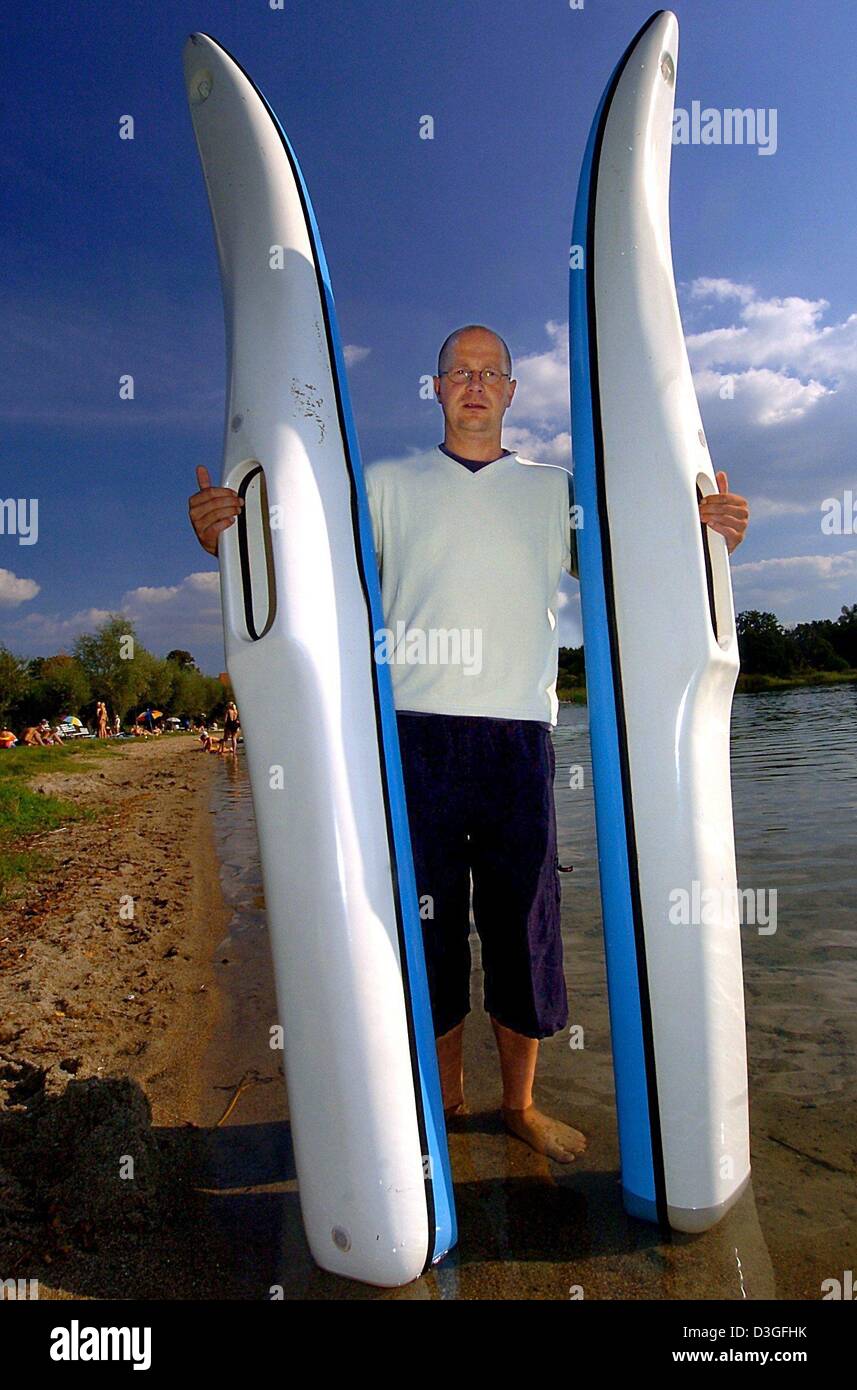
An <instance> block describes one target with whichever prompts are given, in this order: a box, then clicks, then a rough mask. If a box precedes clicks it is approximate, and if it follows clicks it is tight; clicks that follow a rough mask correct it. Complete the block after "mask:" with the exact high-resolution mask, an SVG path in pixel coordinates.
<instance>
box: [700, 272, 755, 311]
mask: <svg viewBox="0 0 857 1390" xmlns="http://www.w3.org/2000/svg"><path fill="white" fill-rule="evenodd" d="M690 293H691V295H692V296H693V298H694V299H719V300H724V299H739V300H741V301H742V302H743V303H745V304H747V303H749V301H750V300H751V299H753V298H755V294H756V291H755V290H754V289H753V286H752V285H738V284H736V282H735V281H734V280H726V279H724V278H722V277H721V278H720V279H716V278H715V277H714V276H711V275H700V276H698V277H697V279H696V280H694V281H693V283H692V284H691V287H690Z"/></svg>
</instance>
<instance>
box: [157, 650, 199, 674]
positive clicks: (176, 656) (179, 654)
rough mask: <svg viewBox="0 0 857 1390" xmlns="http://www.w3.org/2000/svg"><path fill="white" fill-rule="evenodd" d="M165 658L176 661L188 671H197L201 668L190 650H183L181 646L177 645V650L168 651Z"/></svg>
mask: <svg viewBox="0 0 857 1390" xmlns="http://www.w3.org/2000/svg"><path fill="white" fill-rule="evenodd" d="M164 660H165V661H174V662H175V663H176V665H177V666H182V667H184V668H185V669H187V670H188V671H196V670H198V669H199V668H198V667H197V664H196V662H195V661H194V659H193V657H192V656H191V654H190V652H185V651H182V650H181V648H180V647H177V648H176V649H175V651H172V652H167V654H166V656H165V657H164Z"/></svg>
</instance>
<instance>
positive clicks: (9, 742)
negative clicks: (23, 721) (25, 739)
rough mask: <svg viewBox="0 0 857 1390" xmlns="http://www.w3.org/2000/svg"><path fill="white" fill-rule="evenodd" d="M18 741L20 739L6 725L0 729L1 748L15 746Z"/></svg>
mask: <svg viewBox="0 0 857 1390" xmlns="http://www.w3.org/2000/svg"><path fill="white" fill-rule="evenodd" d="M17 742H18V740H17V738H16V737H15V734H14V733H13V732H12V730H11V729H7V728H6V727H5V725H4V727H3V728H2V729H0V748H14V747H15V744H16V743H17Z"/></svg>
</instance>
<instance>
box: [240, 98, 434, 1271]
mask: <svg viewBox="0 0 857 1390" xmlns="http://www.w3.org/2000/svg"><path fill="white" fill-rule="evenodd" d="M266 104H267V105H268V109H269V111H271V114H272V115H273V111H272V108H271V106H270V104H269V103H266ZM274 119H275V120H276V124H277V129H278V131H279V133H280V135H281V136H282V139H283V143H284V144H285V145H286V147H287V149H288V150H289V153H290V155H291V158H292V161H293V164H294V168H295V170H296V172H297V176H298V178H299V179H300V182H301V190H302V192H303V197H304V203H305V206H306V210H307V216H308V217H309V222H310V228H311V232H312V238H313V242H314V245H315V253H316V257H317V259H318V265H319V270H320V272H321V279H322V285H323V287H324V297H325V302H326V304H327V313H328V321H329V323H330V331H331V337H332V340H333V351H334V359H335V370H336V375H337V377H338V383H339V394H340V402H341V405H342V414H343V418H344V420H345V429H346V434H347V438H348V448H349V451H350V455H351V459H352V462H353V465H354V472H353V477H354V486H355V489H356V492H357V507H358V518H359V542H360V548H361V552H362V556H363V570H364V574H365V578H366V585H367V589H368V593H369V605H370V611H371V618H372V629H373V631H374V632H377V631H379V630H380V629H381V628H382V627H383V626H384V617H383V608H382V605H381V586H380V583H379V580H378V566H377V561H376V559H375V542H374V538H373V534H372V518H371V515H370V512H369V502H368V500H367V497H366V486H365V483H364V481H363V468H362V464H361V459H360V446H359V443H358V439H357V428H356V426H355V423H354V416H353V414H352V410H351V398H350V395H349V391H348V377H347V375H346V370H345V358H344V356H343V352H342V344H341V340H340V336H339V324H338V322H337V318H336V308H335V305H334V300H333V289H332V287H331V283H330V272H329V270H328V267H327V260H326V258H325V254H324V247H323V245H322V241H321V234H320V232H319V229H318V223H317V222H316V220H315V212H314V210H313V206H312V202H311V200H310V196H309V191H308V189H307V186H306V182H305V181H304V177H303V173H302V171H301V167H300V164H299V163H298V160H297V157H296V156H295V152H294V150H293V149H292V146H291V143H290V141H289V139H288V136H287V135H286V133H285V131H284V130H283V127H282V126H281V125H280V122H279V120H277V119H276V117H274ZM375 669H376V671H377V675H378V694H379V706H380V711H381V737H382V742H383V748H384V759H385V762H386V774H387V788H388V792H389V802H390V814H391V818H392V824H393V837H394V847H395V858H396V866H397V869H398V882H399V896H400V905H401V913H402V925H403V933H404V940H405V952H406V956H407V962H406V965H407V973H408V978H409V980H410V998H411V1012H412V1023H413V1029H414V1038H415V1042H416V1047H417V1061H418V1066H419V1074H420V1089H421V1092H422V1104H423V1112H424V1118H425V1127H426V1141H427V1144H428V1158H429V1162H430V1172H431V1177H432V1187H433V1191H434V1208H435V1242H434V1251H433V1253H432V1256H431V1259H432V1262H434V1261H435V1260H438V1259H440V1257H441V1256H442V1255H443V1254H445V1253H446V1251H447V1250H451V1249H452V1247H453V1246H454V1245H455V1243H456V1241H457V1239H458V1231H457V1223H456V1217H455V1202H454V1197H453V1187H452V1172H451V1169H450V1164H449V1150H448V1147H447V1142H446V1123H445V1121H444V1115H443V1098H442V1096H441V1090H440V1077H439V1075H438V1070H437V1048H436V1044H435V1037H434V1025H433V1023H432V1015H431V1001H430V998H429V990H428V979H427V976H426V967H425V958H424V955H423V939H422V923H421V921H420V915H419V906H418V898H417V885H416V877H415V874H414V861H413V854H412V851H411V835H410V829H409V826H408V816H407V808H406V804H405V787H404V779H403V776H402V761H401V754H400V752H399V732H398V727H397V724H396V710H395V705H394V703H393V682H392V677H391V675H390V668H389V666H387V665H386V664H384V663H378V664H376V667H375Z"/></svg>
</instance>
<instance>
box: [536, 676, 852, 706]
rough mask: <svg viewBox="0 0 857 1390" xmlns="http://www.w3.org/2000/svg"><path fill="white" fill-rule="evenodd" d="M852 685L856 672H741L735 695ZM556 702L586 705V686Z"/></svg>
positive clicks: (559, 694)
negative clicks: (746, 673) (772, 673)
mask: <svg viewBox="0 0 857 1390" xmlns="http://www.w3.org/2000/svg"><path fill="white" fill-rule="evenodd" d="M854 684H857V671H811V672H807V673H806V674H805V675H795V676H768V675H745V674H744V673H743V672H742V673H740V674H739V676H738V682H737V685H736V686H735V694H736V695H767V694H769V693H770V692H772V691H778V690H803V689H808V688H811V687H818V686H822V687H826V686H830V685H854ZM557 700H558V701H559V703H560V704H561V705H585V704H587V703H588V701H587V698H586V686H585V685H580V686H565V687H564V688H563V690H562V692H560V691H557Z"/></svg>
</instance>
